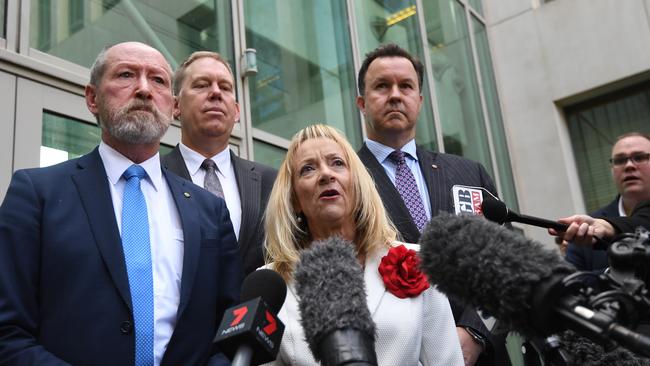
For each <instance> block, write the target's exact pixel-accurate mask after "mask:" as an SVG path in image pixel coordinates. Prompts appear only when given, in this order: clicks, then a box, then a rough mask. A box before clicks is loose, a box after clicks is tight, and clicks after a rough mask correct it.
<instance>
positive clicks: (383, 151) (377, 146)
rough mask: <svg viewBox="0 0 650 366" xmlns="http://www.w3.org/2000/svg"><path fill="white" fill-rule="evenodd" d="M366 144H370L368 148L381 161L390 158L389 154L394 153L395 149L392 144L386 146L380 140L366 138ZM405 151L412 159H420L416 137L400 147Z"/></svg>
mask: <svg viewBox="0 0 650 366" xmlns="http://www.w3.org/2000/svg"><path fill="white" fill-rule="evenodd" d="M365 143H366V146H368V150H370V152H371V153H372V154H373V155H374V156H375V157H376V158H377V160H378V161H379V162H380V163H384V161H385V160H386V159H388V155H390V153H392V152H393V151H394V150H395V149H393V148H392V147H390V146H386V145H384V144H382V143H380V142H377V141H373V140H370V139H366V140H365ZM400 150H402V151H403V152H405V153H406V155H407V156H410V157H411V159H413V160H415V161H418V155H417V146H416V144H415V139H412V140H411V141H409V142H407V143H406V144H405V145H404V146H402V148H401V149H400Z"/></svg>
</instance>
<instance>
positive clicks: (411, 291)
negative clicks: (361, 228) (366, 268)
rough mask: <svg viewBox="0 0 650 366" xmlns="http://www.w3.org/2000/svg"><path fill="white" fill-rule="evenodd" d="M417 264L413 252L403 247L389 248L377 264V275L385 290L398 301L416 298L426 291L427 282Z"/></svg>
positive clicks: (416, 257)
mask: <svg viewBox="0 0 650 366" xmlns="http://www.w3.org/2000/svg"><path fill="white" fill-rule="evenodd" d="M419 264H420V259H419V258H418V256H417V253H416V252H415V250H413V249H407V248H406V247H405V246H404V245H400V246H397V247H392V248H390V250H389V251H388V254H386V255H385V256H384V257H383V258H382V259H381V263H380V264H379V274H380V275H381V278H382V279H383V280H384V285H385V286H386V289H388V291H390V292H391V293H392V294H393V295H395V296H397V297H399V298H400V299H404V298H407V297H416V296H418V295H420V294H421V293H422V291H424V290H426V289H428V288H429V282H428V281H427V278H426V277H425V276H424V274H423V273H422V272H421V271H420V268H419Z"/></svg>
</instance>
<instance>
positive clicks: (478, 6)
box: [469, 0, 483, 15]
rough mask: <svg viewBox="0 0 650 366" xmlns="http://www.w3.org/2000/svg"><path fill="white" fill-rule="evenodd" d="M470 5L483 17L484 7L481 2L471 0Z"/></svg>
mask: <svg viewBox="0 0 650 366" xmlns="http://www.w3.org/2000/svg"><path fill="white" fill-rule="evenodd" d="M469 5H470V6H471V7H472V9H474V10H476V12H477V13H479V14H481V15H483V5H482V4H481V0H469Z"/></svg>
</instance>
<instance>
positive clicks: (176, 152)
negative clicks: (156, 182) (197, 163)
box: [160, 145, 192, 182]
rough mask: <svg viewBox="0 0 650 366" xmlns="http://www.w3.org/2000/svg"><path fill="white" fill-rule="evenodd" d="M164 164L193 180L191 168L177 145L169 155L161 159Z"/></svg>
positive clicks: (174, 171) (172, 170) (179, 174)
mask: <svg viewBox="0 0 650 366" xmlns="http://www.w3.org/2000/svg"><path fill="white" fill-rule="evenodd" d="M160 160H161V162H162V165H163V166H164V167H165V168H167V169H169V170H170V171H171V172H172V173H174V174H176V175H178V176H180V177H181V178H185V179H187V180H189V181H190V182H191V181H192V177H191V176H190V172H189V170H187V166H186V165H185V160H183V155H182V154H181V149H180V148H179V147H178V145H176V147H174V149H173V150H172V151H171V152H170V153H169V154H167V155H165V156H163V157H162V158H161V159H160Z"/></svg>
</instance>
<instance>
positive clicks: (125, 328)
mask: <svg viewBox="0 0 650 366" xmlns="http://www.w3.org/2000/svg"><path fill="white" fill-rule="evenodd" d="M120 331H121V332H122V334H131V331H133V324H131V322H130V321H128V320H125V321H123V322H122V324H120Z"/></svg>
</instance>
